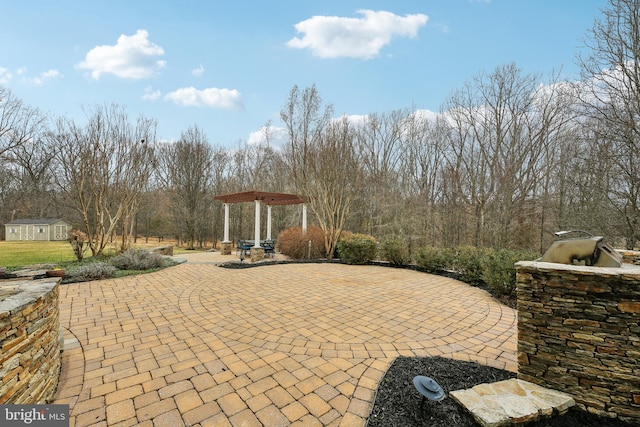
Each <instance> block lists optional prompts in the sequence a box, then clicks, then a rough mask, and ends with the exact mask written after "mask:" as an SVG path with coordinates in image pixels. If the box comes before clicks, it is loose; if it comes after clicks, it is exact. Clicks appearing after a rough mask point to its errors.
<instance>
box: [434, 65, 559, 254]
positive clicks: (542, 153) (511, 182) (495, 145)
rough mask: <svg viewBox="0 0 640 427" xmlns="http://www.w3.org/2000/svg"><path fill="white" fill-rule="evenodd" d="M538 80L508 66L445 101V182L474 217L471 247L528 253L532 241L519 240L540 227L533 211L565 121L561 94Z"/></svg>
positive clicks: (553, 86) (483, 74)
mask: <svg viewBox="0 0 640 427" xmlns="http://www.w3.org/2000/svg"><path fill="white" fill-rule="evenodd" d="M539 79H540V78H539V77H538V76H536V75H525V74H523V73H522V72H521V71H520V70H519V69H518V68H517V67H516V66H515V65H514V64H510V65H506V66H502V67H498V68H496V70H495V71H494V72H493V73H490V74H485V73H481V74H480V75H479V76H477V77H476V78H475V79H474V81H473V83H469V84H467V85H465V87H464V88H463V89H462V90H459V91H457V92H455V93H454V95H453V96H452V97H451V98H450V100H449V103H448V109H447V110H448V111H447V113H446V115H447V117H448V119H449V122H450V124H451V127H452V131H451V132H450V133H449V135H450V144H449V148H448V149H447V150H446V158H447V163H448V170H449V171H450V173H449V178H454V179H455V180H457V188H458V189H457V191H458V193H459V196H460V198H461V200H464V201H465V204H467V206H469V207H470V208H471V209H472V211H473V217H474V218H475V227H474V232H473V240H472V242H471V243H473V244H474V245H477V246H494V247H501V248H502V247H510V246H514V245H515V246H523V245H524V246H527V244H526V242H528V241H530V240H531V239H532V238H534V236H528V237H527V238H526V239H523V233H524V231H526V232H527V233H529V232H531V231H532V230H533V228H534V227H536V224H537V221H536V220H535V215H537V213H536V211H535V209H531V204H532V202H533V200H534V199H535V198H536V197H538V194H539V191H540V187H541V183H542V179H543V177H544V176H545V175H546V174H547V173H548V172H549V171H550V170H551V168H552V163H550V162H552V161H553V158H552V157H550V153H553V150H552V149H551V146H552V145H553V144H555V138H556V137H557V136H558V135H559V132H560V131H561V129H562V128H563V126H565V125H566V123H567V122H568V120H569V116H568V114H566V111H568V109H567V107H566V105H565V104H564V103H562V102H559V99H560V94H561V88H562V86H559V85H556V84H555V82H554V81H552V82H551V84H548V85H540V84H539Z"/></svg>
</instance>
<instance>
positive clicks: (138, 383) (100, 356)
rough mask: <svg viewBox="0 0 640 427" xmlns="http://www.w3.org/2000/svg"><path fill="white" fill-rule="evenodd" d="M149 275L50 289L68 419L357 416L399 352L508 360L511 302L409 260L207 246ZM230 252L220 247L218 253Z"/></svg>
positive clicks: (512, 343) (323, 420)
mask: <svg viewBox="0 0 640 427" xmlns="http://www.w3.org/2000/svg"><path fill="white" fill-rule="evenodd" d="M185 257H186V258H188V262H187V263H186V264H183V265H179V266H176V267H173V268H170V269H166V270H162V271H159V272H156V273H152V274H145V275H140V276H129V277H125V278H121V279H113V280H103V281H96V282H87V283H78V284H69V285H63V286H61V287H60V321H61V325H62V326H63V327H64V328H65V341H69V342H71V341H74V342H75V345H73V346H68V347H67V348H65V351H64V353H63V354H62V358H63V367H62V374H61V379H60V382H59V387H58V395H57V397H56V401H55V402H54V403H66V404H70V409H71V412H70V418H71V420H70V421H71V422H72V424H73V425H75V426H78V427H80V426H90V425H98V424H102V425H105V424H106V425H115V424H122V425H149V426H150V425H172V426H174V425H194V426H201V427H204V426H205V425H232V426H233V425H252V426H253V425H255V426H267V425H282V426H284V425H293V426H306V425H326V426H339V425H344V426H355V427H363V426H364V425H365V424H366V419H367V417H368V415H369V413H370V410H371V405H372V404H373V401H374V399H375V393H376V389H377V386H378V383H379V381H380V379H381V378H382V376H383V375H384V372H385V371H386V369H388V367H389V365H390V363H391V362H392V361H393V359H394V358H395V357H397V356H436V355H438V356H445V357H452V358H457V359H461V360H473V361H477V362H480V363H485V364H489V365H492V366H496V367H501V368H505V367H506V368H508V369H512V370H513V369H515V367H516V366H517V363H516V339H515V338H516V332H515V330H516V328H515V324H516V313H515V311H514V310H512V309H510V308H508V307H505V306H503V305H501V304H499V303H498V302H496V301H495V300H494V299H492V298H491V297H490V296H489V295H488V294H487V293H486V292H484V291H482V290H480V289H477V288H473V287H470V286H467V285H465V284H463V283H461V282H457V281H455V280H451V279H448V278H444V277H439V276H433V275H428V274H424V273H419V272H415V271H411V270H404V269H394V268H384V267H374V266H347V265H339V264H281V265H269V266H260V267H256V268H249V269H240V270H229V269H225V268H221V267H218V266H217V265H215V264H216V262H220V261H223V260H225V259H224V257H223V256H222V255H219V254H211V253H206V254H193V255H191V254H190V255H189V256H185ZM226 260H228V258H227V259H226Z"/></svg>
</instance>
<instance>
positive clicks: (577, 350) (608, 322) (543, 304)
mask: <svg viewBox="0 0 640 427" xmlns="http://www.w3.org/2000/svg"><path fill="white" fill-rule="evenodd" d="M516 271H517V292H518V378H520V379H522V380H525V381H529V382H532V383H536V384H539V385H541V386H543V387H546V388H552V389H555V390H558V391H562V392H565V393H568V394H570V395H572V396H573V397H574V399H575V401H576V403H577V405H578V407H580V408H581V409H583V410H586V411H588V412H592V413H595V414H599V415H602V416H607V417H617V418H620V419H622V420H624V421H627V422H631V423H634V424H635V423H640V410H639V408H640V374H639V373H638V358H640V345H639V343H640V341H639V340H640V339H639V338H638V337H639V336H640V326H639V325H640V267H638V266H631V265H624V266H623V267H620V268H605V267H587V266H577V265H565V264H556V263H546V262H535V261H526V262H525V261H522V262H519V263H517V264H516Z"/></svg>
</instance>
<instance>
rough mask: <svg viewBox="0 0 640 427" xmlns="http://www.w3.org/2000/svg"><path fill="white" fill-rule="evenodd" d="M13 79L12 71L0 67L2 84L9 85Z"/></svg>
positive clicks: (0, 82) (0, 81)
mask: <svg viewBox="0 0 640 427" xmlns="http://www.w3.org/2000/svg"><path fill="white" fill-rule="evenodd" d="M12 78H13V76H12V75H11V71H9V70H8V69H7V68H3V67H0V84H3V85H4V84H7V83H9V81H11V79H12Z"/></svg>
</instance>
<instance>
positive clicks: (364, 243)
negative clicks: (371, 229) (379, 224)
mask: <svg viewBox="0 0 640 427" xmlns="http://www.w3.org/2000/svg"><path fill="white" fill-rule="evenodd" d="M377 254H378V243H377V242H376V239H375V238H374V237H373V236H369V235H367V234H357V233H351V232H343V233H342V235H341V236H340V240H339V241H338V256H339V257H340V261H341V262H344V263H346V264H366V263H368V262H369V261H372V260H374V259H376V256H377Z"/></svg>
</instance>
